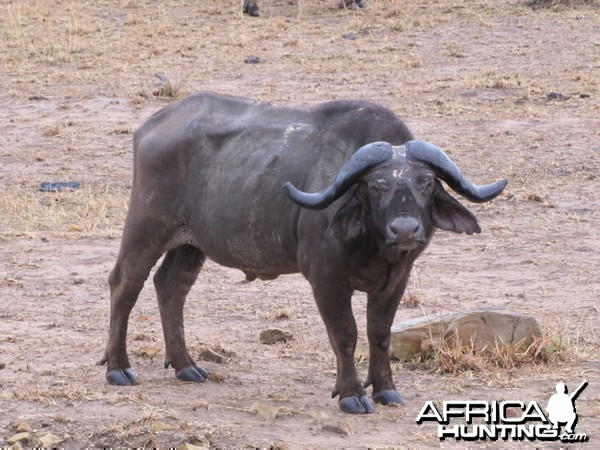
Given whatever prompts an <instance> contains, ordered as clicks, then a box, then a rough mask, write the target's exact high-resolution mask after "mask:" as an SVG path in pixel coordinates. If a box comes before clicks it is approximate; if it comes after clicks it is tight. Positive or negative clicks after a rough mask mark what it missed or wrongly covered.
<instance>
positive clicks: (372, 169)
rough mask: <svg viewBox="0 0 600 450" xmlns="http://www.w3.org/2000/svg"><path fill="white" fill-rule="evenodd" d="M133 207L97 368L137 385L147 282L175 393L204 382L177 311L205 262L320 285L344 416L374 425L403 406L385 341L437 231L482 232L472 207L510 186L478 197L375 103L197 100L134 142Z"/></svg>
mask: <svg viewBox="0 0 600 450" xmlns="http://www.w3.org/2000/svg"><path fill="white" fill-rule="evenodd" d="M133 152H134V155H133V156H134V170H133V185H132V192H131V201H130V206H129V211H128V214H127V220H126V223H125V229H124V232H123V238H122V242H121V249H120V252H119V256H118V259H117V262H116V265H115V267H114V269H113V270H112V271H111V273H110V276H109V284H110V290H111V308H110V330H109V339H108V344H107V347H106V352H105V355H104V358H103V360H102V361H101V362H102V363H107V364H108V367H107V373H106V378H107V380H108V382H109V383H112V384H117V385H130V384H135V383H136V382H137V381H136V376H135V375H134V373H133V371H132V370H131V366H130V364H129V359H128V357H127V349H126V334H127V322H128V318H129V315H130V312H131V310H132V308H133V306H134V304H135V302H136V300H137V297H138V294H139V292H140V290H141V289H142V285H143V284H144V281H145V280H146V278H147V277H148V275H149V272H150V270H151V268H152V267H153V266H154V264H155V263H156V262H157V260H158V259H159V258H160V256H161V255H163V254H164V253H166V255H165V258H164V260H163V262H162V264H161V265H160V268H159V269H158V270H157V272H156V275H155V276H154V284H155V287H156V292H157V297H158V304H159V309H160V315H161V320H162V326H163V332H164V338H165V346H166V359H165V367H168V366H172V367H173V368H174V369H175V373H176V376H177V378H178V379H180V380H187V381H196V382H203V381H205V380H206V379H207V377H208V373H207V372H206V371H205V370H204V369H202V368H200V367H198V366H197V365H196V363H195V362H194V359H193V358H192V357H191V356H190V354H189V353H188V351H187V349H186V344H185V339H184V327H183V305H184V302H185V298H186V295H187V293H188V292H189V290H190V288H191V286H192V284H193V283H194V281H195V280H196V277H197V276H198V273H199V272H200V269H201V267H202V263H203V262H204V260H205V258H206V257H210V258H211V259H213V260H214V261H215V262H217V263H219V264H222V265H224V266H229V267H235V268H239V269H241V270H242V271H244V272H245V273H246V274H247V276H248V277H250V278H256V277H258V278H263V279H272V278H276V277H277V276H279V275H282V274H290V273H295V272H301V273H302V274H303V275H304V277H305V278H306V279H307V280H308V281H309V283H310V284H311V286H312V290H313V293H314V297H315V300H316V302H317V305H318V309H319V312H320V314H321V316H322V319H323V321H324V323H325V327H326V329H327V333H328V336H329V340H330V342H331V346H332V347H333V351H334V353H335V356H336V357H337V379H336V384H335V388H334V391H333V394H334V396H335V395H339V396H340V400H339V406H340V408H341V409H342V410H343V411H345V412H349V413H371V412H373V403H372V402H371V400H370V399H369V397H368V396H367V395H366V390H365V387H367V386H368V385H372V386H373V394H372V399H373V400H374V401H375V402H378V403H382V404H400V403H403V398H402V396H401V395H400V394H399V393H398V392H397V391H396V387H395V385H394V382H393V380H392V372H391V369H390V358H389V353H388V350H389V345H390V328H391V325H392V321H393V319H394V314H395V311H396V309H397V307H398V303H399V302H400V298H401V297H402V294H403V292H404V289H405V287H406V284H407V281H408V278H409V274H410V271H411V268H412V266H413V262H414V261H415V259H416V258H417V257H418V256H419V254H420V253H421V252H422V251H423V249H425V247H426V246H427V244H428V243H429V241H430V239H431V237H432V235H433V232H434V228H440V229H442V230H449V231H454V232H457V233H467V234H472V233H479V232H480V231H481V230H480V228H479V225H478V224H477V220H476V219H475V217H474V216H473V214H472V213H471V212H470V211H469V210H467V209H466V208H465V207H464V206H462V205H461V204H460V203H459V202H458V201H457V200H455V199H454V198H453V197H451V196H450V195H449V194H448V193H447V192H446V191H445V190H444V188H443V187H442V183H441V182H440V180H443V181H444V182H445V183H446V184H447V185H448V186H449V187H450V188H452V189H453V190H454V191H456V192H457V193H459V194H461V195H462V196H464V197H465V198H466V199H467V200H470V201H473V202H486V201H488V200H491V199H493V198H494V197H496V196H497V195H498V194H500V192H502V190H503V189H504V187H505V186H506V183H507V181H506V180H501V181H497V182H495V183H492V184H488V185H483V186H477V185H474V184H473V183H472V182H470V181H469V180H468V179H466V178H465V177H464V176H463V175H462V174H461V172H460V170H459V169H458V167H457V166H456V165H455V164H454V163H453V162H452V161H451V160H450V159H449V158H448V156H446V154H445V153H444V152H443V151H442V150H441V149H440V148H438V147H436V146H434V145H433V144H429V143H427V142H424V141H417V140H413V136H412V134H411V133H410V131H409V130H408V128H407V127H406V126H405V125H404V123H403V122H402V121H401V120H400V119H399V118H398V117H397V116H396V115H395V114H394V113H393V112H392V111H390V110H388V109H386V108H384V107H382V106H379V105H377V104H373V103H369V102H366V101H333V102H329V103H323V104H321V105H319V106H316V107H314V108H292V107H283V106H273V105H271V104H268V103H259V102H255V101H251V100H247V99H241V98H235V97H225V96H220V95H216V94H211V93H201V94H196V95H192V96H190V97H187V98H185V99H183V100H181V101H179V102H177V103H174V104H171V105H169V106H167V107H165V108H164V109H162V110H160V111H158V112H157V113H155V114H154V115H153V116H152V117H150V119H148V120H147V121H146V122H145V123H144V124H143V125H142V126H141V127H140V128H139V129H138V130H137V131H136V132H135V134H134V146H133ZM355 290H359V291H364V292H366V293H367V295H368V300H367V301H368V306H367V322H368V325H367V335H368V339H369V348H370V358H369V369H368V375H367V378H366V381H365V383H364V385H363V384H361V382H360V380H359V377H358V374H357V371H356V368H355V365H354V350H355V345H356V339H357V329H356V323H355V320H354V316H353V314H352V308H351V297H352V293H353V291H355Z"/></svg>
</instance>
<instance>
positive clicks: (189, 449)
mask: <svg viewBox="0 0 600 450" xmlns="http://www.w3.org/2000/svg"><path fill="white" fill-rule="evenodd" d="M179 450H208V447H205V446H202V447H200V446H199V445H194V444H183V445H182V446H181V447H179Z"/></svg>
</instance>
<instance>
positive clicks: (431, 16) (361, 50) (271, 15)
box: [0, 0, 600, 449]
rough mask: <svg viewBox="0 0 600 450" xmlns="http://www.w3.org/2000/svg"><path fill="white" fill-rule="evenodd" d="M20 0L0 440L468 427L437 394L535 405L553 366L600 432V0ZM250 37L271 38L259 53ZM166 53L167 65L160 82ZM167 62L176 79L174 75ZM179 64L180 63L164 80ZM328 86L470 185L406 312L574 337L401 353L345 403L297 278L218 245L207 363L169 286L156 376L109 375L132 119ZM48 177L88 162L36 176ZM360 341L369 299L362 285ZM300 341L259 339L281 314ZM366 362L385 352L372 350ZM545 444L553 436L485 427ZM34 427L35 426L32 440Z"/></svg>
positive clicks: (80, 443) (549, 388) (9, 68)
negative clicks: (477, 188) (446, 361)
mask: <svg viewBox="0 0 600 450" xmlns="http://www.w3.org/2000/svg"><path fill="white" fill-rule="evenodd" d="M240 3H241V1H223V2H217V1H211V0H201V1H196V2H191V1H189V2H186V1H180V0H167V1H164V2H152V1H147V0H145V1H140V2H134V1H123V0H102V1H97V2H86V1H77V0H59V1H52V2H51V1H50V0H36V1H33V0H31V1H25V0H2V2H1V5H2V7H1V8H0V34H1V35H2V36H0V46H1V48H0V61H1V64H0V78H1V79H2V86H3V89H2V90H1V91H0V130H1V132H0V186H1V191H0V446H9V445H10V442H11V441H9V439H10V438H11V437H13V436H14V435H16V434H17V433H18V432H28V433H29V435H28V436H29V437H28V439H25V440H24V441H22V443H23V446H25V447H28V446H40V445H42V446H59V447H65V448H81V447H156V446H160V447H163V448H165V447H175V446H182V445H183V444H194V445H198V446H205V447H210V448H232V449H233V448H421V447H457V448H463V447H465V443H464V442H453V441H441V442H440V440H439V439H438V438H437V437H436V429H435V427H434V426H433V425H430V424H423V425H417V424H416V423H415V418H416V416H417V414H418V412H419V410H420V409H421V407H422V406H423V404H424V403H425V401H427V400H433V401H436V402H441V401H442V400H450V399H464V400H494V399H495V400H521V401H524V402H529V401H532V400H535V401H537V402H539V403H540V404H541V405H545V404H546V402H547V400H548V398H549V397H550V395H551V394H552V393H553V391H554V387H555V385H556V383H557V382H559V381H564V382H566V383H567V385H568V386H569V387H574V386H576V385H578V384H579V383H581V382H582V381H584V380H588V381H589V383H590V384H589V386H588V387H587V389H586V390H585V391H584V392H583V393H582V394H581V396H580V397H579V399H578V400H577V402H576V405H577V412H578V414H579V423H578V425H577V431H578V432H580V433H586V434H587V435H588V437H589V442H588V443H587V444H577V445H574V446H572V447H579V446H585V447H587V448H598V445H599V444H598V442H600V401H599V400H600V351H599V350H598V349H599V348H600V327H599V326H598V320H599V318H600V310H599V308H600V304H599V303H598V296H599V295H600V281H598V274H599V269H600V257H599V255H600V236H599V231H600V181H599V179H598V173H599V169H600V163H599V160H600V159H599V157H598V155H599V153H600V9H599V8H598V3H597V2H574V3H576V4H569V2H556V3H557V4H556V5H554V6H551V7H542V8H538V9H533V8H530V7H529V6H527V5H525V3H524V2H522V1H518V2H517V1H508V0H502V1H495V0H478V1H469V2H467V1H459V0H417V1H408V0H406V1H404V0H390V1H383V0H370V1H368V3H367V4H368V8H366V9H365V10H364V11H361V12H355V11H343V10H342V11H340V10H336V9H332V8H331V6H333V5H334V4H335V2H333V1H330V0H327V1H321V2H318V1H310V0H306V1H305V0H296V1H295V2H294V1H291V2H288V1H277V0H264V1H262V2H259V4H260V6H261V9H262V11H263V17H262V18H259V19H254V18H249V17H245V16H243V15H242V14H241V11H240V9H241V8H240ZM249 56H258V57H259V58H261V61H262V62H260V63H258V64H248V63H245V62H244V60H245V59H246V58H247V57H249ZM155 74H160V77H156V76H155ZM160 78H162V81H161V80H160ZM165 80H166V81H165ZM204 90H208V91H214V92H219V93H223V94H235V95H243V96H249V97H252V98H255V99H259V100H264V101H271V102H274V103H280V104H292V105H301V106H307V105H315V104H317V103H319V102H322V101H326V100H332V99H343V98H352V99H369V100H372V101H375V102H379V103H381V104H383V105H385V106H387V107H389V108H391V109H393V110H394V111H396V112H397V113H398V114H399V115H400V116H401V117H403V118H404V119H405V120H406V122H407V123H408V124H409V126H410V127H411V129H412V130H413V131H414V133H415V134H416V135H417V136H418V137H419V138H422V139H426V140H428V141H431V142H434V143H436V144H437V145H439V146H441V147H443V148H444V149H445V150H447V151H448V153H450V154H451V155H452V157H453V158H454V159H455V160H456V161H457V162H458V164H459V165H460V166H461V168H462V170H463V171H464V173H466V174H467V175H468V176H469V177H471V178H472V179H474V180H475V181H477V182H482V183H483V182H491V181H494V180H496V179H499V178H503V177H506V178H508V179H509V180H510V184H509V186H508V188H507V190H506V191H505V193H504V194H503V195H502V196H500V197H499V198H498V199H496V200H495V201H493V202H491V203H489V204H483V205H469V208H470V209H471V210H472V211H473V212H474V213H475V214H476V216H477V217H478V219H479V221H480V224H481V225H482V229H483V232H482V233H481V234H480V235H476V236H464V235H453V234H449V233H445V232H439V233H438V234H436V236H435V237H434V240H433V242H432V244H431V245H430V247H429V248H428V250H427V251H426V252H425V253H424V254H423V256H422V257H421V258H420V260H419V261H418V263H417V265H416V269H415V272H414V274H413V278H412V281H411V284H410V293H411V295H413V296H414V297H415V298H416V299H417V300H418V303H419V304H418V306H417V307H407V306H402V307H401V308H400V309H399V310H398V313H397V316H396V321H401V320H402V319H405V318H412V317H418V316H422V315H426V314H430V313H434V312H442V311H461V310H467V309H471V308H476V307H498V308H503V309H508V310H512V311H518V312H523V313H528V314H532V315H534V316H535V317H536V318H537V319H538V320H539V321H540V322H541V323H542V325H543V327H544V330H545V332H546V333H548V335H551V336H553V337H554V339H555V340H560V341H562V342H563V343H564V346H565V349H566V350H565V352H566V357H564V358H561V359H557V360H553V362H552V363H551V364H549V363H546V364H544V363H538V364H527V365H524V366H520V367H516V368H499V369H497V370H492V371H490V370H483V371H477V370H465V371H462V372H460V373H453V374H444V373H440V372H439V371H436V370H435V369H432V368H431V367H429V368H425V367H423V366H422V365H419V364H406V363H405V364H403V363H396V364H395V365H394V370H395V375H394V376H395V380H396V383H397V385H398V387H399V389H400V390H401V392H402V393H403V394H404V396H405V397H406V400H407V405H406V406H405V407H401V408H386V407H381V406H380V407H378V408H377V411H376V412H375V414H372V415H369V416H349V415H345V414H343V413H342V412H340V411H339V409H338V407H337V401H336V400H332V399H331V398H330V395H329V394H330V391H331V389H332V387H333V384H334V380H335V363H334V358H333V354H332V352H331V350H330V347H329V344H328V341H327V337H326V333H325V329H324V326H323V325H322V322H321V320H320V318H319V316H318V312H317V310H316V307H315V305H314V301H313V299H312V296H311V293H310V289H309V286H308V283H307V282H306V281H305V280H304V279H303V278H302V277H301V276H299V275H294V276H285V277H281V278H279V279H277V280H273V281H267V282H260V281H256V282H253V283H244V282H243V280H244V275H243V274H242V273H241V272H239V271H236V270H233V269H227V268H223V267H220V266H217V265H216V264H214V263H211V262H209V263H208V264H207V265H206V267H205V269H204V271H203V272H202V274H201V275H200V278H199V279H198V282H197V284H196V285H195V286H194V288H193V290H192V292H191V293H190V295H189V297H188V302H187V305H186V333H187V339H188V344H189V345H190V348H191V351H192V353H193V354H194V355H199V354H200V352H201V351H202V350H203V349H205V348H212V349H216V350H218V351H220V352H222V353H225V354H226V355H227V356H228V359H227V360H226V362H224V363H222V364H217V363H214V362H201V363H200V365H202V366H203V367H205V368H207V370H209V371H210V372H211V373H212V374H213V376H212V378H211V380H210V381H209V382H208V383H206V384H202V385H196V384H193V383H184V382H179V381H176V380H175V377H174V373H173V371H172V370H171V369H169V370H165V369H164V368H163V367H162V363H163V356H164V355H163V342H162V331H161V328H160V323H159V318H158V310H157V305H156V300H155V295H154V291H153V287H152V283H151V282H148V283H147V285H146V287H145V288H144V290H143V291H142V294H141V296H140V299H139V301H138V303H137V305H136V307H135V309H134V311H133V314H132V317H131V321H130V329H129V351H130V357H131V362H132V365H133V368H134V370H135V371H136V373H137V374H138V375H139V378H140V381H141V383H140V384H139V385H138V386H135V387H114V386H109V385H108V384H107V383H106V381H105V379H104V372H105V368H104V367H101V366H98V365H97V364H96V363H97V362H98V361H99V360H100V358H101V356H102V354H103V350H104V345H105V342H106V338H107V325H108V311H109V293H108V286H107V276H108V272H109V270H110V269H111V267H112V265H113V264H114V261H115V259H116V254H117V251H118V248H119V239H120V232H121V229H122V224H123V219H124V216H125V213H126V209H127V201H128V196H129V190H130V184H131V173H132V168H131V162H132V153H131V149H132V142H131V141H132V132H133V130H135V129H136V128H137V127H138V126H139V125H140V124H141V123H142V122H143V121H144V120H145V119H146V118H147V117H148V116H150V115H151V114H152V113H153V112H154V111H156V110H158V109H159V108H161V107H162V106H164V105H166V104H168V103H170V102H172V101H174V100H175V99H176V98H178V97H181V96H183V95H185V94H187V93H190V92H194V91H204ZM43 181H78V182H80V183H81V188H80V189H78V190H76V191H72V192H62V193H46V192H39V191H38V187H39V185H40V183H41V182H43ZM354 305H355V314H356V316H357V318H358V322H359V329H360V338H359V339H360V341H361V343H364V341H365V331H364V330H365V301H364V297H363V296H362V295H358V294H357V295H356V298H355V301H354ZM273 326H277V327H282V328H286V329H289V330H291V331H292V332H293V334H294V337H295V338H294V340H292V341H289V342H288V343H285V344H277V345H272V346H267V345H263V344H261V343H260V342H259V338H258V336H259V333H260V331H262V330H263V329H265V328H267V327H273ZM359 370H360V372H361V374H363V375H364V374H365V373H366V370H367V366H366V363H365V361H364V358H363V359H361V362H360V364H359ZM468 445H469V446H470V447H486V446H487V447H498V446H506V447H549V448H559V447H560V446H561V444H560V443H552V442H540V441H535V442H527V441H525V442H512V441H508V442H502V441H501V442H490V441H487V442H478V441H475V442H471V443H469V444H468ZM17 446H18V444H17Z"/></svg>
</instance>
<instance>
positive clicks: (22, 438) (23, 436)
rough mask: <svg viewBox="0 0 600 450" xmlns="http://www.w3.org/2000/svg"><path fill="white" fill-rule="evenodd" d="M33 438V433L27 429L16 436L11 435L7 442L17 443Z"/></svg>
mask: <svg viewBox="0 0 600 450" xmlns="http://www.w3.org/2000/svg"><path fill="white" fill-rule="evenodd" d="M30 439H31V433H30V432H28V431H25V432H23V433H17V434H15V435H14V436H11V437H9V438H8V439H7V440H6V442H8V443H9V444H16V443H17V442H22V443H27V442H29V440H30Z"/></svg>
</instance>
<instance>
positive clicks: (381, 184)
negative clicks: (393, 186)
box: [369, 180, 390, 193]
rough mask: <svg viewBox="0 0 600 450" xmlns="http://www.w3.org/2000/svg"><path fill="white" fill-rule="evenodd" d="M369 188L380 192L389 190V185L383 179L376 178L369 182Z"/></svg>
mask: <svg viewBox="0 0 600 450" xmlns="http://www.w3.org/2000/svg"><path fill="white" fill-rule="evenodd" d="M369 189H370V190H371V191H373V192H376V193H382V192H387V191H389V190H390V187H389V186H388V184H387V183H386V182H385V180H377V181H372V182H370V183H369Z"/></svg>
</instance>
